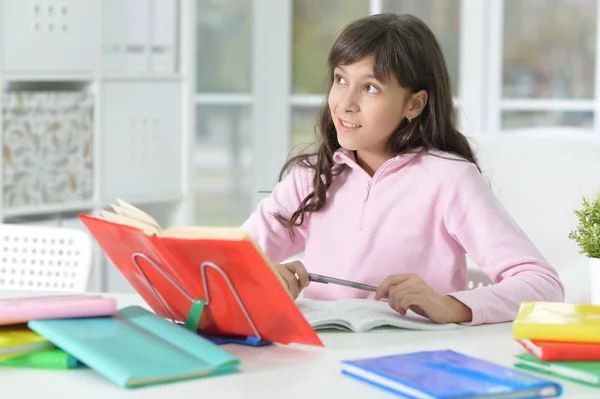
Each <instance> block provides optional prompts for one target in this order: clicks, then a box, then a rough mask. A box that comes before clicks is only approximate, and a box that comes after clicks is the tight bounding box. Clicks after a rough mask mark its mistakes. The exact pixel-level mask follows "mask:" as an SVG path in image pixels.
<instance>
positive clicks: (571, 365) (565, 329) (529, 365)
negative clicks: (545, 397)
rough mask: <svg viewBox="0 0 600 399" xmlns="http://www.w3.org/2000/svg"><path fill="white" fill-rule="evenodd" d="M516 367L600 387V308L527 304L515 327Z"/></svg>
mask: <svg viewBox="0 0 600 399" xmlns="http://www.w3.org/2000/svg"><path fill="white" fill-rule="evenodd" d="M513 338H514V339H515V340H516V341H517V342H518V343H519V344H521V345H522V346H523V348H524V351H523V352H524V353H521V354H519V355H517V361H516V363H515V366H516V367H520V368H522V369H527V370H530V371H535V372H538V373H542V374H546V375H552V376H556V377H559V378H563V379H566V380H570V381H574V382H578V383H582V384H586V385H590V386H596V387H600V306H597V305H592V304H569V303H555V302H525V303H523V304H521V307H520V309H519V313H518V315H517V317H516V318H515V321H514V323H513Z"/></svg>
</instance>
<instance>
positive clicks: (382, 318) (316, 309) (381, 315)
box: [296, 298, 460, 332]
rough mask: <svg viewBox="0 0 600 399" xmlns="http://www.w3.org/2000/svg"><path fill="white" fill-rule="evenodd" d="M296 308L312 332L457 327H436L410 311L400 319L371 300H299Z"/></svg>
mask: <svg viewBox="0 0 600 399" xmlns="http://www.w3.org/2000/svg"><path fill="white" fill-rule="evenodd" d="M296 304H297V305H298V308H299V309H300V311H301V312H302V314H303V315H304V317H305V318H306V320H307V321H308V322H309V324H310V325H311V326H312V327H313V328H314V329H315V330H323V329H338V330H346V331H353V332H367V331H371V330H375V329H379V328H390V327H393V328H400V329H406V330H456V329H460V327H459V326H458V325H457V324H453V323H451V324H436V323H433V322H432V321H430V320H429V319H427V318H425V317H422V316H420V315H418V314H416V313H414V312H411V311H409V312H408V313H407V314H406V316H402V315H401V314H400V313H398V312H396V311H395V310H394V309H392V308H390V306H389V304H388V303H387V302H382V301H375V300H373V299H341V300H337V301H319V300H313V299H306V298H299V299H298V300H296Z"/></svg>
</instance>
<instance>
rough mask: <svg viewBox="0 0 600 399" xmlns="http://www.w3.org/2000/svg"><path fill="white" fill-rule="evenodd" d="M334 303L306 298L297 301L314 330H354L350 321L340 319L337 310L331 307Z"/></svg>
mask: <svg viewBox="0 0 600 399" xmlns="http://www.w3.org/2000/svg"><path fill="white" fill-rule="evenodd" d="M333 303H334V302H331V301H314V300H311V299H304V298H298V299H297V300H296V305H297V306H298V309H300V312H302V315H304V318H305V319H306V321H308V324H310V325H311V327H312V328H314V329H327V328H333V329H341V330H352V329H353V328H352V325H351V324H350V323H348V321H345V320H343V319H342V318H340V317H338V315H337V314H336V310H335V309H334V308H333V307H332V306H331V305H332V304H333Z"/></svg>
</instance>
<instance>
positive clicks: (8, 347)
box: [0, 325, 54, 360]
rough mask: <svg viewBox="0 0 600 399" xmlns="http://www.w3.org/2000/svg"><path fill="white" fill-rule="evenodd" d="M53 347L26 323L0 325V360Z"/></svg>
mask: <svg viewBox="0 0 600 399" xmlns="http://www.w3.org/2000/svg"><path fill="white" fill-rule="evenodd" d="M53 347H54V345H52V343H50V342H49V341H48V340H47V339H46V338H45V337H43V336H41V335H39V334H38V333H36V332H35V331H32V330H30V329H29V328H27V326H26V325H11V326H4V327H0V360H4V359H8V358H10V357H13V356H17V355H21V354H24V353H29V352H34V351H38V350H42V349H49V348H53Z"/></svg>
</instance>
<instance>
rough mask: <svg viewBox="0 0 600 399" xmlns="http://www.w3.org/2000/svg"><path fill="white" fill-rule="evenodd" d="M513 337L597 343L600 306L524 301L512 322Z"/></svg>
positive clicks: (599, 337)
mask: <svg viewBox="0 0 600 399" xmlns="http://www.w3.org/2000/svg"><path fill="white" fill-rule="evenodd" d="M513 338H514V339H516V340H519V339H529V340H538V341H562V342H593V343H600V306H597V305H592V304H572V303H562V302H523V303H522V304H521V306H520V308H519V312H518V313H517V316H516V318H515V320H514V322H513Z"/></svg>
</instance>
